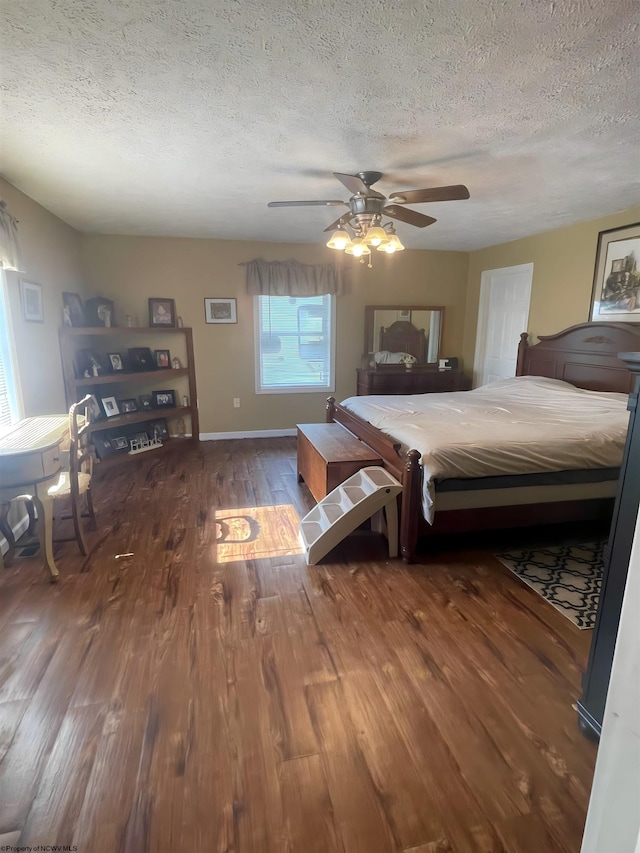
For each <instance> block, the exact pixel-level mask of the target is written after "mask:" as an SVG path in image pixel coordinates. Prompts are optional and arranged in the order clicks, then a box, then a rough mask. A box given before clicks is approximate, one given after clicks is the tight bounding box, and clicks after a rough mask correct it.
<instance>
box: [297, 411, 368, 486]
mask: <svg viewBox="0 0 640 853" xmlns="http://www.w3.org/2000/svg"><path fill="white" fill-rule="evenodd" d="M297 427H298V482H300V481H301V480H304V482H305V483H306V484H307V486H308V487H309V491H310V492H311V494H312V495H313V497H314V498H315V499H316V500H317V501H321V500H322V499H323V498H325V497H326V496H327V495H328V494H329V492H331V491H333V490H334V489H335V488H336V487H337V486H339V485H340V484H341V483H344V481H345V480H346V479H347V478H348V477H350V476H351V475H352V474H355V473H356V471H359V470H360V468H365V467H366V466H367V465H380V464H381V462H382V460H381V459H380V457H379V456H378V454H377V453H375V452H374V451H373V450H372V449H371V448H370V447H368V446H367V445H366V444H364V442H362V441H358V439H357V438H355V436H353V435H352V434H351V433H350V432H349V431H348V430H346V429H345V428H344V427H341V426H340V425H339V424H298V425H297Z"/></svg>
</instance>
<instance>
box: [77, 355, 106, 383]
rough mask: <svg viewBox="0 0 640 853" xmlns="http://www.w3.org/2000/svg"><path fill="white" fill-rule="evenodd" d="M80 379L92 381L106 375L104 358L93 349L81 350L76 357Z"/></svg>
mask: <svg viewBox="0 0 640 853" xmlns="http://www.w3.org/2000/svg"><path fill="white" fill-rule="evenodd" d="M75 361H76V373H77V374H78V378H84V379H90V378H91V377H94V376H102V375H103V374H104V372H105V371H104V357H103V356H101V355H100V354H99V353H97V352H96V351H95V350H92V349H86V348H83V349H80V350H78V352H77V353H76V356H75Z"/></svg>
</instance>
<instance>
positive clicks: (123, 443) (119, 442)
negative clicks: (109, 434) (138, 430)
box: [111, 435, 129, 450]
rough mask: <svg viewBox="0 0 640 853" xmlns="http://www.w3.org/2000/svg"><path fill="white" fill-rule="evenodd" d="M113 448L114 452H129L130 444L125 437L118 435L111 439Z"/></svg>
mask: <svg viewBox="0 0 640 853" xmlns="http://www.w3.org/2000/svg"><path fill="white" fill-rule="evenodd" d="M111 446H112V447H113V449H114V450H128V449H129V442H128V441H127V439H126V437H125V436H124V435H117V436H116V437H115V438H112V439H111Z"/></svg>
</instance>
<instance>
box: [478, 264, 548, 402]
mask: <svg viewBox="0 0 640 853" xmlns="http://www.w3.org/2000/svg"><path fill="white" fill-rule="evenodd" d="M532 281H533V264H520V265H519V266H516V267H502V268H501V269H495V270H485V271H484V272H483V273H482V279H481V284H480V306H479V310H478V328H477V333H476V353H475V358H474V362H473V387H474V388H478V387H480V385H486V384H487V382H494V381H495V380H496V379H507V378H509V377H511V376H515V375H516V360H517V356H518V342H519V340H520V334H521V333H522V332H526V331H527V323H528V321H529V303H530V301H531V282H532Z"/></svg>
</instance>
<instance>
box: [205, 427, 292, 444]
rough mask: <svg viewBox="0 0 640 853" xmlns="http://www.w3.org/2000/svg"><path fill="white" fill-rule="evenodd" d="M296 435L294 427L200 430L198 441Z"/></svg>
mask: <svg viewBox="0 0 640 853" xmlns="http://www.w3.org/2000/svg"><path fill="white" fill-rule="evenodd" d="M289 435H296V430H295V429H252V430H248V431H246V432H201V433H200V441H221V440H222V439H225V438H284V437H285V436H289Z"/></svg>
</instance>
